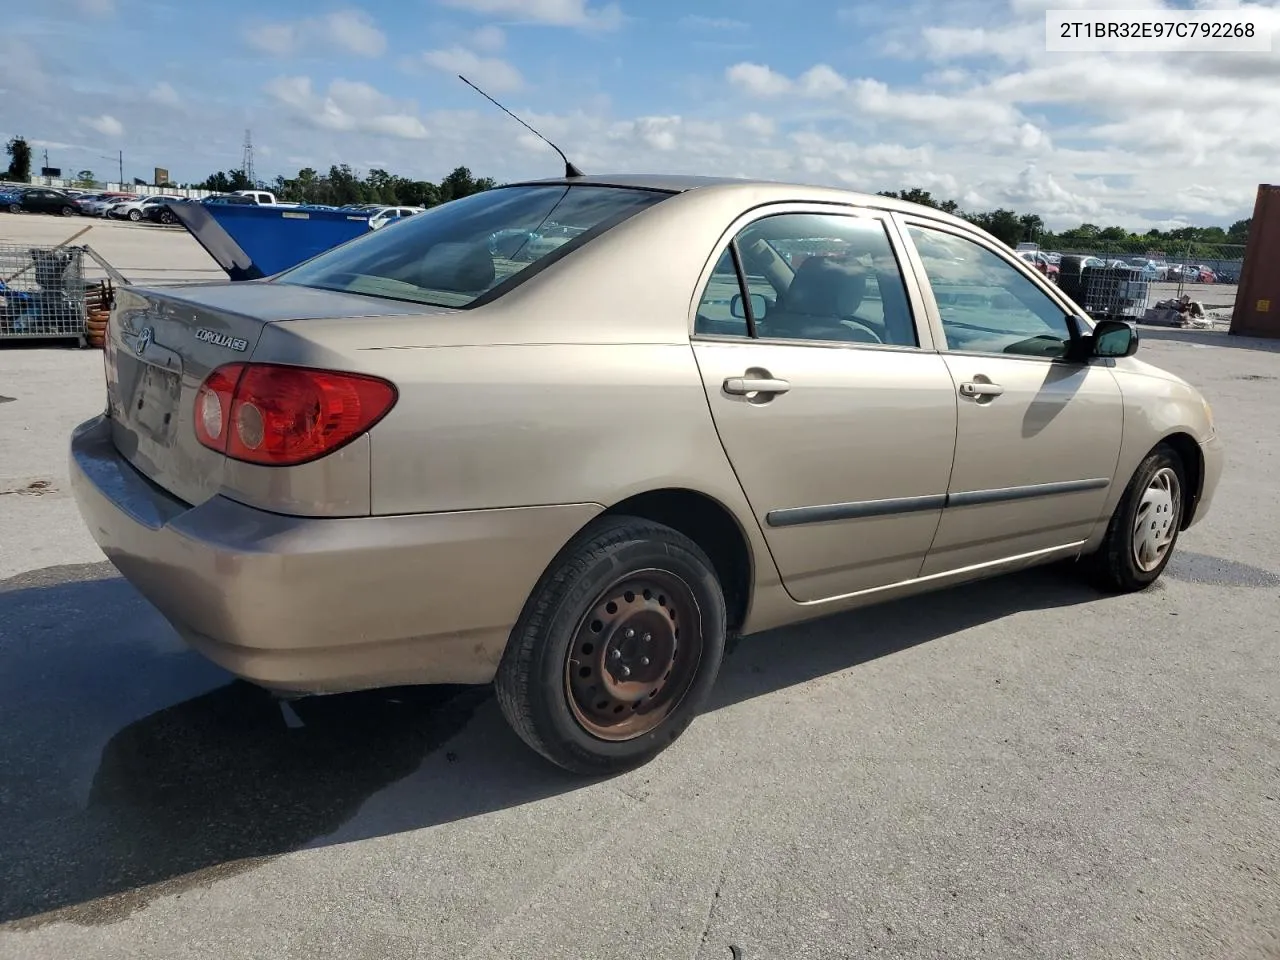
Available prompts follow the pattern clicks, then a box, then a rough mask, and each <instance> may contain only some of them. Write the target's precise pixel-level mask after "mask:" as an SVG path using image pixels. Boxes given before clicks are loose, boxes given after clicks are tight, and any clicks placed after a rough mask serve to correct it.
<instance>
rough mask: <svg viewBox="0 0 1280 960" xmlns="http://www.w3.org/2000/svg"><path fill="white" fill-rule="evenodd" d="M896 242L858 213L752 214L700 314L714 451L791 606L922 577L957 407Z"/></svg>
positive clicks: (697, 328)
mask: <svg viewBox="0 0 1280 960" xmlns="http://www.w3.org/2000/svg"><path fill="white" fill-rule="evenodd" d="M827 209H828V210H829V209H830V208H827ZM893 229H894V228H892V226H891V225H890V224H888V223H887V222H886V220H884V219H882V218H880V217H878V216H875V215H871V214H869V213H866V214H863V213H860V212H859V211H857V210H856V209H854V208H848V210H847V212H845V213H841V214H834V213H830V212H823V213H816V212H799V211H798V210H797V211H796V212H786V213H782V212H779V213H774V214H771V215H768V214H760V213H757V214H756V219H754V220H752V221H751V222H749V223H746V224H745V225H741V229H739V230H738V231H737V232H736V234H735V239H734V241H733V244H732V247H731V249H729V250H726V251H725V252H724V254H723V256H721V257H720V258H719V261H718V265H717V266H716V268H715V269H714V270H713V272H712V274H711V276H710V278H709V280H708V281H707V283H706V286H705V288H704V291H703V294H702V297H701V302H700V303H699V306H698V316H697V319H696V321H695V325H694V336H693V350H694V354H695V356H696V358H697V362H698V366H699V368H700V370H701V373H702V378H703V382H704V385H705V387H706V392H707V398H708V401H709V403H710V406H711V412H712V415H713V417H714V419H715V423H716V427H717V429H718V431H719V435H720V440H721V442H722V444H723V446H724V449H725V451H726V453H727V454H728V457H729V460H730V461H731V463H732V464H733V467H734V470H735V471H736V472H737V475H738V479H739V481H740V482H741V484H742V487H743V490H744V491H745V493H746V496H747V499H748V500H749V501H750V503H751V507H752V509H753V511H754V513H755V516H756V519H757V520H758V521H759V522H760V526H761V528H762V529H763V531H764V535H765V539H766V541H767V543H768V545H769V549H770V551H771V552H772V554H773V558H774V560H775V562H776V563H777V566H778V569H779V571H780V573H781V576H782V581H783V584H784V586H785V587H786V589H787V591H788V593H790V595H791V596H792V597H793V598H795V599H796V600H798V601H801V602H814V601H819V600H824V599H828V598H831V597H837V596H842V595H845V594H849V593H855V592H858V591H860V590H866V589H870V588H874V587H880V586H886V585H888V584H892V583H897V582H901V581H903V580H910V579H912V578H914V577H915V576H917V575H918V574H919V572H920V568H921V565H922V563H923V561H924V557H925V555H926V553H927V551H928V549H929V544H930V543H931V542H932V540H933V536H934V533H935V532H936V530H937V526H938V520H939V517H940V516H941V513H942V506H943V503H944V501H945V495H946V491H947V479H948V476H949V475H950V472H951V463H952V454H953V452H954V445H955V430H956V406H957V402H958V401H957V397H956V393H955V388H954V386H953V385H952V381H951V375H950V374H949V373H948V371H947V367H946V363H945V361H944V360H943V358H942V357H941V356H940V355H939V354H938V353H937V352H935V351H934V350H933V349H932V341H931V339H930V335H929V332H928V329H927V327H925V326H924V324H921V327H922V328H923V329H922V330H921V331H917V328H916V323H915V319H914V317H915V316H916V315H917V314H918V313H919V312H920V303H919V301H918V300H917V301H916V302H915V304H914V307H915V309H913V304H912V297H911V296H910V295H909V294H908V292H907V288H906V287H905V285H904V284H903V279H902V273H901V271H900V268H899V259H898V257H897V256H896V255H895V246H894V242H893V240H892V239H891V238H892V237H894V236H896V234H895V233H894V232H892V231H893ZM735 261H736V263H735ZM737 265H741V269H738V266H737ZM744 294H745V296H744Z"/></svg>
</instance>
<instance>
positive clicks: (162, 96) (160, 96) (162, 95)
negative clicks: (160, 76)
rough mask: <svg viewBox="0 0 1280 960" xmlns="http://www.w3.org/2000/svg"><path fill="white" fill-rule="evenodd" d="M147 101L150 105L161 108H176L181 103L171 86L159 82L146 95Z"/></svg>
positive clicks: (164, 82)
mask: <svg viewBox="0 0 1280 960" xmlns="http://www.w3.org/2000/svg"><path fill="white" fill-rule="evenodd" d="M147 99H148V100H150V101H151V102H152V103H158V104H160V106H162V107H176V106H177V105H178V104H180V103H181V102H182V98H181V97H179V96H178V91H177V90H175V89H173V85H172V84H170V83H167V82H166V81H164V80H161V81H160V82H159V83H157V84H156V85H155V86H154V87H152V88H151V90H150V92H148V93H147Z"/></svg>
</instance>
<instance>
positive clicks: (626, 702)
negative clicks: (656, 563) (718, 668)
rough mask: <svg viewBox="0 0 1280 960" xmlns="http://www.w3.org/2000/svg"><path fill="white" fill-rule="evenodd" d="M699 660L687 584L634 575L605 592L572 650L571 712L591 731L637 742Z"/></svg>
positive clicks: (679, 694) (674, 701) (657, 574)
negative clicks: (636, 739) (637, 738)
mask: <svg viewBox="0 0 1280 960" xmlns="http://www.w3.org/2000/svg"><path fill="white" fill-rule="evenodd" d="M701 660H702V625H701V622H700V616H699V611H698V604H697V601H696V600H695V599H694V596H693V591H692V590H691V589H690V588H689V586H688V584H686V583H685V582H684V581H683V580H681V579H680V578H679V577H677V576H675V575H674V574H672V573H668V572H666V571H663V570H642V571H639V572H637V573H634V574H630V575H628V576H626V577H625V578H623V579H622V580H619V581H618V582H617V583H615V584H613V585H612V586H611V587H609V588H608V589H606V590H605V591H603V592H602V593H601V594H600V596H599V597H598V598H597V599H596V602H595V603H594V604H592V607H591V610H590V612H588V613H587V615H586V616H585V617H584V618H583V620H582V623H581V625H580V626H579V628H578V630H577V633H576V634H575V636H574V640H573V643H572V644H571V645H570V647H569V650H568V655H567V657H566V658H565V673H564V676H565V692H566V694H567V696H568V700H569V709H570V710H571V711H572V712H573V715H574V717H575V718H576V719H577V721H578V722H579V723H580V724H581V725H582V727H583V729H584V730H586V731H587V732H588V733H590V734H591V735H592V736H595V737H599V738H600V739H601V740H613V741H620V740H632V739H635V738H636V737H640V736H643V735H644V734H646V733H648V732H649V731H650V730H652V729H654V728H655V727H657V726H658V725H659V724H661V723H662V721H663V720H665V719H666V717H667V716H668V715H669V714H670V713H671V712H672V711H673V710H675V709H676V708H677V707H678V706H679V705H680V702H681V701H682V700H683V699H684V696H685V694H686V693H688V691H689V686H690V685H691V684H692V682H693V678H694V677H695V676H696V675H697V672H698V665H699V663H700V662H701Z"/></svg>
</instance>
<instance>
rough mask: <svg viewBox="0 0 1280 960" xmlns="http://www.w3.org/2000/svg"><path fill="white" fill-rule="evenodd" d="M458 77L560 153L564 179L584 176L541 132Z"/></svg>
mask: <svg viewBox="0 0 1280 960" xmlns="http://www.w3.org/2000/svg"><path fill="white" fill-rule="evenodd" d="M458 79H459V80H461V81H462V82H463V83H465V84H466V85H467V86H468V87H470V88H471V89H472V90H474V91H475V92H476V93H478V94H480V96H482V97H484V98H485V99H486V100H488V101H489V102H490V103H492V104H493V105H494V106H495V107H497V108H498V109H499V110H501V111H502V112H503V113H505V114H506V115H507V116H509V117H510V118H511V119H512V120H514V121H515V122H516V123H518V124H520V125H521V126H522V127H524V128H525V129H526V130H528V131H529V132H530V133H532V134H533V135H534V136H535V137H537V138H538V139H539V140H541V141H542V142H543V143H545V144H546V145H547V146H549V147H550V148H551V149H552V150H554V151H555V152H556V153H558V154H560V159H561V160H563V161H564V176H565V179H566V180H572V179H573V178H574V177H582V176H585V174H584V173H583V172H582V171H581V170H579V169H578V168H577V167H575V166H574V165H573V164H572V163H570V162H569V158H568V157H566V156H565V155H564V151H563V150H561V149H560V148H559V147H557V146H556V145H555V144H554V143H552V142H551V141H550V140H548V139H547V138H546V137H544V136H543V135H542V134H540V133H539V132H538V131H537V130H535V129H533V127H531V126H529V125H528V124H527V123H525V122H524V121H523V120H521V119H520V118H519V117H517V116H516V115H515V114H514V113H512V112H511V111H510V110H508V109H507V108H506V107H504V106H503V105H502V104H500V103H499V102H498V101H497V100H495V99H493V97H491V96H489V95H488V94H487V93H485V92H484V91H483V90H481V89H480V88H479V87H477V86H476V85H475V84H474V83H472V82H471V81H470V80H468V79H467V78H466V77H464V76H463V75H462V74H458Z"/></svg>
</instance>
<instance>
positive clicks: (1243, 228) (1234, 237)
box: [1227, 217, 1253, 243]
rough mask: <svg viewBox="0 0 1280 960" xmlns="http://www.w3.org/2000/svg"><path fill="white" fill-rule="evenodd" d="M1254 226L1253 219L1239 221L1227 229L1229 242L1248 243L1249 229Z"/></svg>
mask: <svg viewBox="0 0 1280 960" xmlns="http://www.w3.org/2000/svg"><path fill="white" fill-rule="evenodd" d="M1251 226H1253V217H1249V218H1247V219H1245V220H1237V221H1236V222H1235V223H1233V224H1232V225H1231V226H1229V227H1228V228H1227V241H1228V242H1230V243H1248V242H1249V228H1250V227H1251Z"/></svg>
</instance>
